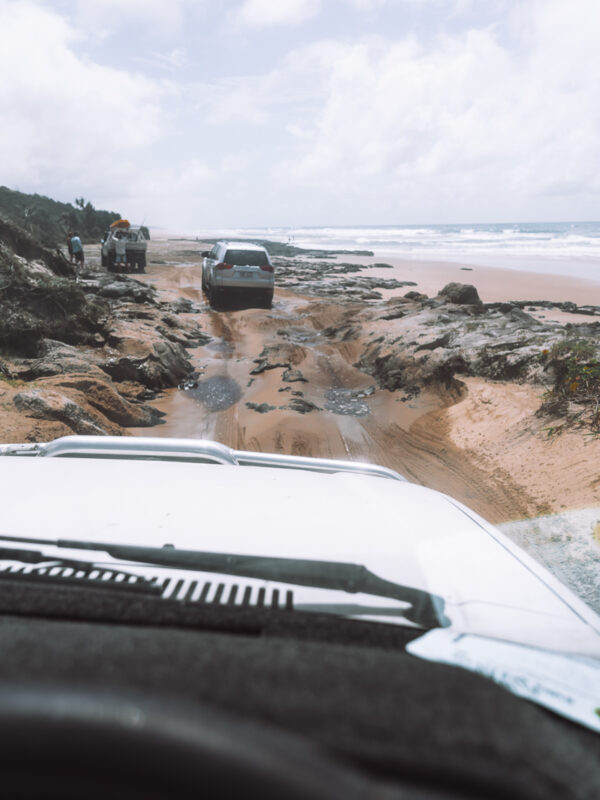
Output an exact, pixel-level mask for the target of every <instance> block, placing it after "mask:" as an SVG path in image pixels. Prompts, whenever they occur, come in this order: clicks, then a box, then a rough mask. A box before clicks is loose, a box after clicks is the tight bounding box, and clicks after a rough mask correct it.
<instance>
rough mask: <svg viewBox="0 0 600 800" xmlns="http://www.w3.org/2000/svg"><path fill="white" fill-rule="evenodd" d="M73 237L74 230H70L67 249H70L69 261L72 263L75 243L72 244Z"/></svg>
mask: <svg viewBox="0 0 600 800" xmlns="http://www.w3.org/2000/svg"><path fill="white" fill-rule="evenodd" d="M72 238H73V231H69V232H68V233H67V250H68V251H69V261H70V262H71V264H72V263H73V245H72V244H71V239H72Z"/></svg>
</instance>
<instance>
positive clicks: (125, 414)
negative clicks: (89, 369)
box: [56, 376, 165, 428]
mask: <svg viewBox="0 0 600 800" xmlns="http://www.w3.org/2000/svg"><path fill="white" fill-rule="evenodd" d="M56 385H57V386H60V387H64V388H66V389H75V390H77V391H78V392H81V393H82V394H84V395H85V398H86V401H87V402H88V403H89V404H90V405H91V406H93V407H94V408H95V409H97V410H98V411H100V413H101V414H103V415H104V416H105V417H106V418H107V419H109V420H110V421H111V422H115V423H116V424H117V425H122V426H124V427H135V428H147V427H151V426H153V425H158V424H159V423H160V422H161V417H164V416H165V414H164V412H163V411H159V410H158V409H157V408H152V406H147V405H142V404H134V403H130V402H128V401H127V400H125V399H124V398H123V397H121V395H120V394H119V393H118V392H117V390H116V389H115V387H114V386H112V385H111V383H109V382H108V381H101V380H97V379H95V378H91V377H89V376H81V377H73V378H67V379H65V380H62V381H60V382H59V383H57V384H56Z"/></svg>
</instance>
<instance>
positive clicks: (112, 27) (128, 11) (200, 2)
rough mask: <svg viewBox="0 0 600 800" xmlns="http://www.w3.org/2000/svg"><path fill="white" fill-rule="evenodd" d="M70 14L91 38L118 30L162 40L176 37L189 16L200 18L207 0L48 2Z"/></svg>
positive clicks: (86, 0) (60, 0)
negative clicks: (143, 34) (144, 33)
mask: <svg viewBox="0 0 600 800" xmlns="http://www.w3.org/2000/svg"><path fill="white" fill-rule="evenodd" d="M46 2H47V3H48V5H49V6H50V7H52V6H54V7H57V8H59V9H61V10H63V11H64V13H68V14H69V16H70V17H72V19H74V20H75V21H76V22H77V25H78V27H80V28H81V29H82V30H86V31H88V33H89V35H90V36H101V37H104V36H108V35H110V34H112V33H115V32H117V31H119V30H123V29H125V30H130V31H131V35H132V38H135V37H136V34H137V33H138V32H140V31H142V30H143V31H144V32H146V33H151V34H152V35H154V36H157V37H159V38H169V37H173V36H175V35H177V34H178V33H179V32H180V31H181V30H182V29H183V28H184V26H185V25H186V24H189V22H190V15H196V16H199V15H200V14H201V13H202V11H203V10H204V8H205V6H206V2H207V0H169V1H168V2H166V1H165V0H46Z"/></svg>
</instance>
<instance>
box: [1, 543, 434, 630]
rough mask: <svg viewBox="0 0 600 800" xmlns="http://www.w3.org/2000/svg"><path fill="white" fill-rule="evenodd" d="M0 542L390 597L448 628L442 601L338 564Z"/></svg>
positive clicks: (409, 613)
mask: <svg viewBox="0 0 600 800" xmlns="http://www.w3.org/2000/svg"><path fill="white" fill-rule="evenodd" d="M0 540H4V541H11V542H21V543H27V544H43V545H46V546H48V547H60V548H66V549H69V550H95V551H98V550H99V551H101V552H104V553H108V554H109V555H111V556H112V557H113V558H118V559H119V560H121V561H135V562H137V563H144V564H149V565H153V566H159V567H168V568H171V569H182V570H191V571H194V570H196V571H199V572H219V573H222V574H225V575H237V576H240V577H243V578H257V579H259V580H266V581H277V582H279V583H291V584H296V585H298V586H311V587H313V588H316V589H333V590H338V591H344V592H349V593H351V594H356V593H358V592H360V593H362V594H370V595H375V596H377V597H388V598H390V599H393V600H397V601H398V602H400V603H408V604H410V606H411V607H410V608H408V609H406V610H404V611H403V616H404V617H405V618H406V619H408V620H410V621H411V622H414V623H415V624H416V625H420V626H422V627H424V628H438V627H446V626H448V625H449V624H450V621H449V619H448V618H447V617H446V615H445V614H444V600H443V598H442V597H440V596H439V595H435V594H430V593H429V592H426V591H424V590H422V589H416V588H414V587H412V586H403V585H401V584H399V583H394V582H392V581H387V580H384V579H383V578H380V577H379V576H378V575H375V573H373V572H370V571H369V570H368V569H367V568H366V567H365V566H363V565H362V564H349V563H345V562H338V561H318V560H312V559H304V558H280V557H271V556H247V555H235V554H232V553H210V552H202V551H200V550H178V549H176V548H175V547H173V546H172V545H165V546H163V547H145V546H140V545H131V544H113V543H109V542H88V541H80V540H77V539H33V538H26V537H12V536H0Z"/></svg>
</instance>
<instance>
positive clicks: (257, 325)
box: [131, 240, 600, 522]
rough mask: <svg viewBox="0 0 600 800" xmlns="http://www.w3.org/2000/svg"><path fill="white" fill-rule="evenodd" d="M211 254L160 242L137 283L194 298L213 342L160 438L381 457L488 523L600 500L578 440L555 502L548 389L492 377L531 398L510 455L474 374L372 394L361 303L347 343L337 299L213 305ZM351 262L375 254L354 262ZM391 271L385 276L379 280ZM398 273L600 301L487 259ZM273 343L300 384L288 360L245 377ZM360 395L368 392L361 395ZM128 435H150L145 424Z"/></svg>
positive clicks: (161, 404) (595, 459)
mask: <svg viewBox="0 0 600 800" xmlns="http://www.w3.org/2000/svg"><path fill="white" fill-rule="evenodd" d="M203 249H205V247H204V246H203V245H202V243H198V242H194V241H185V242H184V241H167V240H154V241H153V242H152V243H151V246H150V251H149V266H148V270H147V274H146V275H145V276H142V277H143V279H144V280H146V281H148V282H150V283H152V284H153V285H155V286H156V287H157V288H158V289H160V290H162V291H163V292H164V293H165V297H167V298H168V299H174V298H175V297H177V296H183V297H187V298H189V299H191V300H193V301H194V302H196V303H198V306H199V313H197V314H196V315H195V317H196V318H197V320H198V322H199V323H200V325H201V326H202V327H203V329H204V331H205V332H206V333H208V334H209V335H210V336H211V337H212V340H211V342H210V343H209V344H207V345H205V346H202V347H199V348H197V349H194V350H190V356H191V360H192V363H193V365H194V368H195V369H196V370H197V371H198V376H197V379H196V383H197V386H195V387H191V388H190V389H189V390H187V391H183V390H177V389H174V390H168V391H166V392H165V393H164V395H162V396H161V397H160V398H159V399H157V400H156V401H155V402H153V405H154V406H155V407H157V408H159V409H160V410H161V411H164V412H165V413H166V415H167V416H166V418H165V424H163V425H160V426H157V427H155V428H153V430H152V435H156V436H173V437H192V438H207V439H215V440H217V441H220V442H222V443H224V444H227V445H229V446H231V447H233V448H235V449H240V450H243V449H247V450H254V451H263V452H280V453H288V454H299V455H307V456H320V457H331V458H345V459H352V460H360V461H368V462H373V463H378V464H382V465H384V466H388V467H391V468H393V469H396V470H397V471H398V472H400V473H402V474H404V475H405V476H407V477H408V478H409V479H411V480H413V481H416V482H417V483H422V484H424V485H427V486H430V487H432V488H435V489H438V490H440V491H443V492H446V493H447V494H449V495H451V496H453V497H456V498H457V499H459V500H461V501H462V502H464V503H465V504H467V505H468V506H470V507H471V508H473V509H474V510H475V511H477V512H479V513H480V514H482V516H484V517H486V518H487V519H489V520H491V521H493V522H500V521H506V520H514V519H520V518H524V517H528V516H537V515H539V514H541V513H550V512H552V511H557V512H558V511H563V510H564V509H565V508H575V507H581V506H585V505H593V504H598V503H600V495H599V486H598V483H597V482H595V478H596V471H597V470H596V466H595V465H597V464H598V463H600V442H598V441H593V442H592V441H589V437H588V438H585V437H582V436H581V435H579V434H573V435H572V436H570V438H569V441H568V444H567V445H563V444H562V443H561V444H560V446H559V448H557V450H556V453H557V454H558V449H560V450H561V457H563V456H564V455H565V453H566V452H568V455H569V457H568V458H567V461H566V462H562V463H568V464H577V469H576V470H574V471H572V473H571V476H563V480H562V486H561V492H560V496H559V497H558V498H557V497H556V492H555V486H556V479H557V472H558V471H560V469H561V462H560V460H558V459H556V458H555V457H553V454H552V450H551V448H550V449H549V444H548V441H547V435H546V433H545V432H544V431H543V424H542V421H541V420H539V419H538V418H536V417H535V409H536V408H537V405H539V400H538V398H539V395H540V394H541V391H540V390H538V389H536V388H532V387H518V388H517V387H516V386H515V385H513V384H505V383H500V382H494V383H490V384H489V386H490V387H492V388H491V389H490V391H491V392H492V393H493V398H494V399H493V402H494V404H495V407H497V408H502V407H503V405H504V404H505V403H506V404H508V408H511V405H510V402H511V397H513V396H514V395H515V392H516V393H517V394H518V393H519V392H525V393H526V394H527V403H526V410H525V411H524V413H523V414H522V415H520V416H519V415H517V417H516V418H515V419H512V422H513V425H512V428H511V435H512V437H513V441H518V442H520V445H521V446H520V448H518V449H515V450H511V446H512V445H510V444H508V443H507V442H506V441H505V439H503V437H504V436H505V432H506V429H507V417H506V415H503V414H496V415H494V414H490V413H489V408H488V407H489V405H490V403H488V400H489V398H487V396H486V397H483V399H482V398H481V397H480V393H481V392H482V391H484V390H485V387H486V385H487V384H486V383H485V381H481V383H480V384H477V385H473V384H471V383H470V382H469V381H466V383H465V390H464V392H463V394H462V396H461V395H460V394H457V393H456V392H455V393H454V394H451V393H447V392H442V391H439V392H430V393H426V392H423V393H422V394H421V395H420V396H419V397H418V398H416V399H412V400H406V399H405V401H404V402H403V401H402V398H401V397H400V395H401V393H399V392H388V391H386V390H381V389H378V388H377V387H376V386H375V384H374V381H373V379H372V378H371V377H370V376H368V375H365V374H364V373H362V372H360V371H359V370H358V369H356V368H355V367H354V366H353V364H354V363H355V362H356V361H357V359H358V357H359V355H360V353H361V351H362V350H363V348H364V343H365V339H366V337H368V336H374V335H376V334H377V324H380V323H375V322H374V321H373V320H372V317H373V314H372V312H371V309H372V307H369V306H367V305H366V304H357V305H356V308H355V309H351V313H353V320H354V322H355V323H357V324H358V325H359V326H361V331H362V335H360V336H359V337H358V338H356V339H353V340H352V341H348V342H344V341H335V342H332V341H330V340H329V339H328V338H327V337H326V336H324V335H323V334H322V331H323V329H324V328H326V327H328V326H332V325H335V324H336V323H340V322H341V321H342V319H343V318H345V317H344V315H346V318H347V315H348V306H347V305H345V306H344V307H343V309H342V307H341V306H340V304H336V303H335V302H332V301H331V300H330V299H329V298H326V299H323V298H314V297H313V298H308V297H302V296H298V295H296V294H294V293H292V292H290V291H287V290H284V289H278V290H276V292H275V299H274V304H273V308H272V310H270V311H265V310H264V309H254V308H240V309H237V310H228V311H219V312H217V311H213V310H212V309H210V307H209V306H208V304H207V302H206V299H205V298H204V296H203V294H202V292H201V288H200V278H201V256H200V253H201V251H202V250H203ZM344 260H346V261H352V262H356V263H358V262H359V261H361V260H363V261H365V260H367V261H370V262H372V261H374V259H360V258H358V257H348V256H344ZM157 262H158V263H157ZM402 270H404V271H403V272H402ZM374 272H375V270H369V271H368V272H367V273H366V274H374ZM391 272H392V270H389V269H388V270H385V269H384V270H382V273H383V274H384V276H385V277H390V273H391ZM394 272H395V274H394V277H397V278H398V279H401V280H402V279H406V280H417V278H418V280H417V287H415V288H416V289H417V290H418V291H422V292H425V293H427V294H432V295H435V294H437V292H438V291H439V289H441V288H442V286H444V285H445V284H446V283H448V282H449V281H452V280H460V281H463V282H473V283H474V284H475V285H476V286H477V288H478V290H479V292H480V295H481V296H482V298H484V299H485V300H490V301H492V300H506V299H538V300H539V299H544V300H546V299H549V300H553V299H556V300H564V299H568V300H572V301H575V302H577V301H579V302H585V303H593V302H594V301H596V302H598V303H600V284H598V285H597V286H596V287H594V292H595V294H593V293H591V289H590V286H589V285H588V284H587V283H586V282H585V281H569V280H567V279H563V278H560V279H559V278H556V277H554V276H544V275H540V274H534V273H528V274H525V275H522V274H519V273H514V272H513V271H511V270H500V269H494V268H483V267H482V268H480V269H478V270H477V274H476V272H475V270H473V272H465V271H461V269H460V265H456V264H445V265H442V264H437V263H435V264H428V263H425V262H418V263H417V264H412V263H410V262H402V264H400V263H397V264H395V266H394ZM567 287H568V289H567ZM406 291H407V290H406V289H400V290H397V291H391V292H390V294H392V295H393V294H403V293H405V292H406ZM579 321H585V320H581V318H580V320H579ZM386 324H387V325H388V326H389V323H386ZM265 347H266V348H270V349H271V351H272V352H273V353H275V360H276V361H277V359H280V360H281V361H284V362H287V363H289V365H290V366H291V368H292V369H298V370H300V371H301V374H302V377H303V378H304V379H305V381H292V382H289V381H286V380H284V377H285V372H286V368H285V367H276V368H273V369H267V370H265V371H264V372H261V373H260V374H256V375H253V374H251V373H252V370H253V369H254V368H255V367H256V359H258V357H259V355H260V354H261V352H262V351H263V348H265ZM481 384H482V385H483V386H482V385H481ZM361 392H366V396H363V397H362V398H361V397H360V395H361ZM371 392H372V394H370V393H371ZM357 394H358V395H359V396H358V397H357ZM293 400H297V401H302V402H307V403H309V404H314V406H316V409H314V410H312V411H310V412H308V413H300V412H299V411H297V410H293V408H292V407H291V405H292V404H291V402H290V401H293ZM247 404H252V405H250V406H248V405H247ZM262 404H265V405H262ZM257 408H258V409H259V410H257ZM265 408H266V409H268V410H264V409H265ZM474 409H478V413H479V414H480V416H481V419H483V420H485V424H484V423H483V422H481V420H480V422H479V427H477V425H474V419H473V418H474V414H475V410H474ZM261 410H264V413H261ZM476 431H477V432H476ZM131 432H132V433H133V434H134V435H148V429H139V430H136V429H132V431H131ZM503 441H505V443H504V444H502V442H503ZM564 441H565V442H566V441H567V439H565V440H564ZM511 453H512V454H511ZM513 462H514V463H513Z"/></svg>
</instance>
